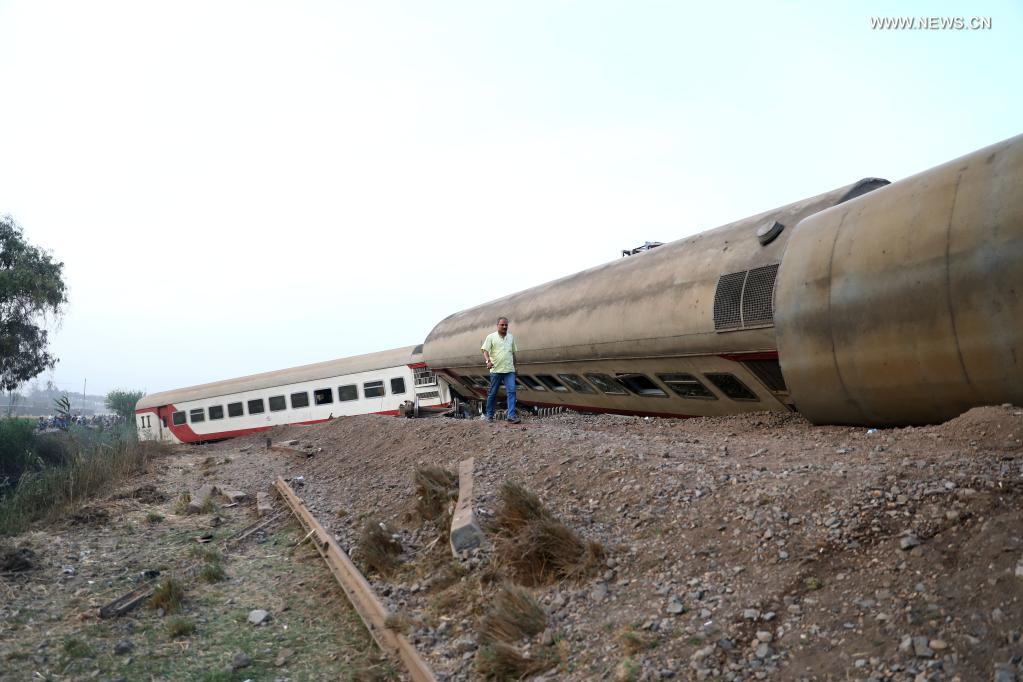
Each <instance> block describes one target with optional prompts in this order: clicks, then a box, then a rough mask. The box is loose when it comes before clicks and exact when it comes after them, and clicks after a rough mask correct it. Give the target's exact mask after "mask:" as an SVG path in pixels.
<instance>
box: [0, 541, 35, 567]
mask: <svg viewBox="0 0 1023 682" xmlns="http://www.w3.org/2000/svg"><path fill="white" fill-rule="evenodd" d="M36 565H37V560H36V553H35V552H34V551H32V549H31V548H29V547H6V546H3V547H0V572H3V573H24V572H26V571H32V570H35V569H36Z"/></svg>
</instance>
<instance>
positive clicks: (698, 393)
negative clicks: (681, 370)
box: [657, 374, 718, 400]
mask: <svg viewBox="0 0 1023 682" xmlns="http://www.w3.org/2000/svg"><path fill="white" fill-rule="evenodd" d="M657 378H658V379H660V380H661V381H663V382H664V385H665V386H667V387H668V388H670V389H671V390H672V391H674V392H675V393H676V394H678V395H679V396H681V397H683V398H703V399H704V400H717V399H718V398H717V396H716V395H714V394H713V393H711V392H710V389H709V388H707V387H706V386H704V385H703V384H701V383H700V380H699V379H697V378H696V377H694V376H693V375H692V374H658V375H657Z"/></svg>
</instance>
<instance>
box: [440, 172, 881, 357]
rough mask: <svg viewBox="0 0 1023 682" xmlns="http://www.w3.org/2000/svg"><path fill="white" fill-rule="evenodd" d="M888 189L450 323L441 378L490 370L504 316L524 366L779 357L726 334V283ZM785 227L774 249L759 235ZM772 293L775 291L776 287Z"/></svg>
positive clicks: (836, 198) (550, 287)
mask: <svg viewBox="0 0 1023 682" xmlns="http://www.w3.org/2000/svg"><path fill="white" fill-rule="evenodd" d="M886 184H888V181H887V180H882V179H879V178H864V179H863V180H860V181H858V182H855V183H852V184H850V185H846V186H844V187H839V188H837V189H834V190H832V191H830V192H825V193H824V194H819V195H817V196H814V197H810V198H808V199H803V200H801V201H796V202H793V203H790V204H787V205H785V206H781V207H779V208H775V209H771V210H769V211H765V212H763V213H759V214H757V215H754V216H750V217H748V218H743V219H741V220H737V221H734V222H732V223H728V224H727V225H723V226H721V227H718V228H715V229H712V230H707V231H705V232H700V233H698V234H695V235H691V236H688V237H684V238H682V239H679V240H676V241H673V242H671V243H668V244H664V245H663V246H658V247H657V248H655V249H650V250H648V251H645V252H643V253H640V254H638V255H635V256H629V257H628V258H619V259H616V260H613V261H611V262H609V263H604V264H601V265H597V266H595V267H592V268H589V269H587V270H583V271H582V272H577V273H575V274H572V275H568V276H567V277H562V278H560V279H556V280H554V281H552V282H547V283H545V284H541V285H539V286H535V287H531V288H529V289H526V290H524V291H519V292H516V293H513V294H510V295H508V296H505V297H503V298H499V299H497V300H494V301H490V302H488V303H484V304H482V305H477V306H475V307H472V308H469V309H467V310H463V311H460V312H457V313H455V314H453V315H449V316H448V317H446V318H445V319H443V320H442V321H441V322H439V323H438V324H437V325H436V326H435V327H434V328H433V330H432V331H431V332H430V334H429V335H428V336H427V338H426V342H425V344H424V353H423V359H424V360H425V361H426V363H427V364H428V365H429V366H430V367H431V368H433V369H435V370H436V369H443V368H449V367H477V366H482V360H481V358H480V354H479V347H480V342H481V341H482V340H483V338H484V337H485V336H486V335H487V334H489V333H490V332H492V331H493V330H494V322H495V321H496V320H497V318H498V316H499V315H500V316H505V317H508V318H510V320H511V331H512V333H513V334H515V335H516V344H517V346H518V351H517V353H516V360H517V361H520V362H522V363H525V364H529V363H543V362H561V361H564V360H567V359H573V360H578V359H581V358H587V359H599V358H603V357H622V356H627V355H636V354H640V355H647V354H661V355H671V354H675V355H685V354H701V353H704V354H705V353H721V352H726V353H728V352H738V351H740V350H744V349H745V350H748V349H749V346H750V343H753V344H754V346H755V347H760V348H761V349H764V350H766V349H772V348H773V346H774V340H773V332H772V331H771V330H770V329H767V330H766V331H764V330H763V329H760V330H757V329H754V330H752V332H751V333H752V334H753V336H755V337H756V338H754V339H753V340H752V341H751V339H750V338H749V337H748V336H746V335H743V334H730V335H729V334H719V333H717V331H716V329H715V323H714V306H715V286H716V284H717V283H718V281H719V278H720V277H721V276H722V275H725V274H728V273H744V272H745V271H749V270H751V269H753V268H757V267H765V266H776V265H777V264H779V263H780V262H781V258H782V254H783V252H784V249H785V244H786V242H787V241H788V238H789V236H791V234H792V233H793V232H794V231H795V230H796V227H797V225H798V224H799V222H800V221H801V220H802V219H803V218H805V217H807V216H809V215H813V214H815V213H818V212H820V211H822V210H824V209H826V208H830V207H832V206H835V205H837V204H840V203H843V202H845V201H849V200H851V199H855V198H857V197H859V196H861V195H862V194H865V193H867V192H870V191H872V190H874V189H877V188H878V187H881V186H883V185H886ZM774 223H780V224H781V225H782V226H784V227H783V231H782V232H781V234H780V235H779V236H778V238H777V239H774V240H773V241H769V242H768V243H766V244H763V243H761V242H760V241H758V237H757V230H758V229H759V228H761V227H762V226H765V225H773V224H774ZM772 285H773V282H772Z"/></svg>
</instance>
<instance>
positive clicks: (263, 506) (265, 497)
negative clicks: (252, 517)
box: [256, 493, 274, 516]
mask: <svg viewBox="0 0 1023 682" xmlns="http://www.w3.org/2000/svg"><path fill="white" fill-rule="evenodd" d="M273 510H274V507H273V504H271V503H270V493H256V514H258V515H259V516H266V515H267V514H270V513H271V512H273Z"/></svg>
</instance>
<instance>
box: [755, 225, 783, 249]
mask: <svg viewBox="0 0 1023 682" xmlns="http://www.w3.org/2000/svg"><path fill="white" fill-rule="evenodd" d="M784 229H785V226H784V225H782V224H781V223H779V222H778V221H777V220H772V221H771V222H769V223H764V224H763V225H761V226H760V227H758V228H757V240H758V241H759V242H760V245H761V246H767V245H768V244H770V243H771V242H773V241H774V240H775V238H777V236H778V235H780V234H781V231H782V230H784Z"/></svg>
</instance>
